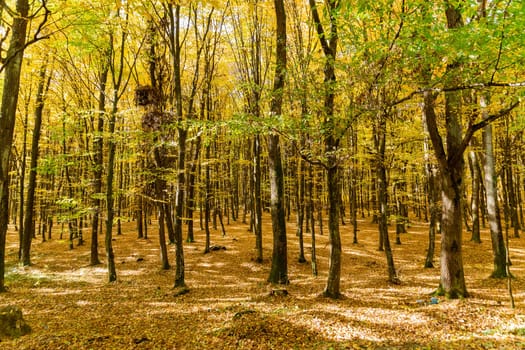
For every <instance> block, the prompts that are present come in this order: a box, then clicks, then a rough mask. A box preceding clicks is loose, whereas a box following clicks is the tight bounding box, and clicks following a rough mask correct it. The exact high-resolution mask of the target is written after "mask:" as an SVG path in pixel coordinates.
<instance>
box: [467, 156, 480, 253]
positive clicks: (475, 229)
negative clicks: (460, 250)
mask: <svg viewBox="0 0 525 350" xmlns="http://www.w3.org/2000/svg"><path fill="white" fill-rule="evenodd" d="M468 157H469V168H470V174H471V179H472V196H471V201H470V209H471V212H472V215H471V216H472V237H471V238H470V240H471V241H472V242H475V243H481V236H480V231H479V230H480V226H479V221H480V220H479V214H480V211H479V195H480V183H481V172H480V168H479V162H478V156H477V155H476V153H475V152H474V151H470V152H469V154H468Z"/></svg>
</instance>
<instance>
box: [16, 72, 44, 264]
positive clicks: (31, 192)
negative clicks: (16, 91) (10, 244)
mask: <svg viewBox="0 0 525 350" xmlns="http://www.w3.org/2000/svg"><path fill="white" fill-rule="evenodd" d="M50 76H51V74H49V77H48V74H47V62H44V63H43V64H42V66H41V67H40V74H39V82H38V90H37V96H36V102H35V124H34V127H33V139H32V142H31V161H30V163H29V169H30V170H29V184H28V186H27V199H26V208H25V211H24V212H25V217H24V225H23V234H22V242H21V243H22V244H21V246H22V249H21V252H22V255H21V257H20V261H21V263H22V265H24V266H27V265H31V257H30V251H31V241H32V238H33V236H35V225H34V210H35V192H36V177H37V169H36V168H37V162H38V156H39V142H40V134H41V126H42V114H43V111H44V99H45V94H46V92H47V89H48V88H49V82H50V79H51V77H50ZM21 229H22V228H21Z"/></svg>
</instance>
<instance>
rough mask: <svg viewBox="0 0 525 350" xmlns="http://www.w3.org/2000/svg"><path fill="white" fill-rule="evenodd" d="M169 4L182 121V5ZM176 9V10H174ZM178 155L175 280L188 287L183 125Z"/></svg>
mask: <svg viewBox="0 0 525 350" xmlns="http://www.w3.org/2000/svg"><path fill="white" fill-rule="evenodd" d="M168 6H169V16H170V22H171V23H170V26H171V29H172V34H171V37H170V41H171V49H172V56H173V57H172V59H173V78H174V81H173V92H174V105H175V115H176V118H177V121H178V122H180V121H182V85H181V63H180V58H181V52H180V50H181V45H180V20H181V17H180V5H175V9H174V8H173V5H171V4H170V5H168ZM174 10H175V11H174ZM177 135H178V144H179V149H178V157H177V167H176V170H177V184H176V189H175V191H176V192H175V225H174V228H175V281H174V287H175V288H177V287H186V281H185V274H184V272H185V271H184V242H183V239H182V224H183V215H184V182H185V167H186V136H187V130H186V129H185V128H184V127H183V126H178V127H177Z"/></svg>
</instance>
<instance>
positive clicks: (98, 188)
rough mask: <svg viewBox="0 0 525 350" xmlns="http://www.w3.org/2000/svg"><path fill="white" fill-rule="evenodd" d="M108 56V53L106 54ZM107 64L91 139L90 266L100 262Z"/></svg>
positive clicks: (104, 69) (103, 71)
mask: <svg viewBox="0 0 525 350" xmlns="http://www.w3.org/2000/svg"><path fill="white" fill-rule="evenodd" d="M108 56H109V55H108ZM108 73H109V64H104V66H103V67H102V71H101V73H100V90H99V96H98V111H97V130H96V133H95V136H94V140H93V152H94V155H93V177H94V179H93V182H94V184H93V193H94V196H93V218H92V221H91V249H90V258H89V264H90V265H91V266H94V265H98V264H100V260H99V257H98V234H99V231H98V228H99V225H100V214H101V206H102V200H101V198H100V194H101V193H102V173H103V169H104V153H103V151H104V136H103V134H104V118H105V117H106V116H105V110H106V84H107V80H108Z"/></svg>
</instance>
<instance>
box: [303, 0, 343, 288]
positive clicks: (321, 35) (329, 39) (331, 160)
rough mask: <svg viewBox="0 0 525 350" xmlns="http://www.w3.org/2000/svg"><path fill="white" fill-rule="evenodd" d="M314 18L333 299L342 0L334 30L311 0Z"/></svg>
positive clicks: (337, 265) (337, 272) (332, 5)
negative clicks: (320, 60) (322, 60)
mask: <svg viewBox="0 0 525 350" xmlns="http://www.w3.org/2000/svg"><path fill="white" fill-rule="evenodd" d="M309 4H310V10H311V12H312V18H313V20H314V24H315V27H316V31H317V36H318V39H319V42H320V44H321V47H322V50H323V53H324V56H325V57H324V58H325V63H324V87H323V89H324V91H323V93H324V110H323V125H322V126H321V127H322V128H323V130H324V132H325V135H326V136H325V137H324V140H323V143H324V151H325V156H326V164H325V167H326V170H327V176H326V179H327V180H326V181H327V188H326V191H327V192H328V231H329V242H330V258H329V267H328V279H327V283H326V288H325V291H324V295H325V296H327V297H329V298H339V297H340V296H341V291H340V281H341V235H340V232H339V212H340V209H339V206H340V204H341V194H340V188H341V187H340V183H339V176H340V175H339V165H338V159H337V149H338V147H339V141H340V140H339V138H338V136H337V131H336V130H335V124H334V100H335V89H334V85H335V83H336V76H335V59H336V51H337V41H338V37H337V24H336V20H335V13H336V9H337V8H338V1H335V0H328V1H327V6H328V12H329V17H330V33H328V34H329V35H326V32H325V30H324V27H323V25H322V23H321V19H320V17H319V12H318V10H317V4H316V2H315V0H309Z"/></svg>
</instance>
